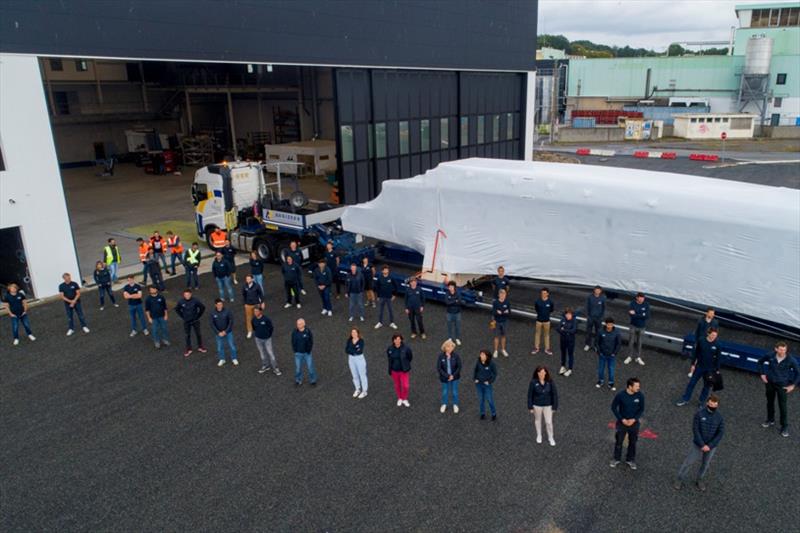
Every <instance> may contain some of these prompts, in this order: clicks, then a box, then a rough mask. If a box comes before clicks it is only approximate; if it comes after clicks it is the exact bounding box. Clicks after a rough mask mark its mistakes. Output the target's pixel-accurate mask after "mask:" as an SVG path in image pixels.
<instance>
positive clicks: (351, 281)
mask: <svg viewBox="0 0 800 533" xmlns="http://www.w3.org/2000/svg"><path fill="white" fill-rule="evenodd" d="M345 288H346V290H347V292H346V296H347V298H349V299H350V301H349V303H348V310H349V312H350V318H349V321H350V322H352V321H353V319H354V318H355V317H356V315H358V317H359V318H360V319H361V321H362V322H363V321H364V273H363V272H362V271H361V270H360V269H359V268H358V265H356V264H355V263H351V264H350V272H348V273H347V279H346V280H345Z"/></svg>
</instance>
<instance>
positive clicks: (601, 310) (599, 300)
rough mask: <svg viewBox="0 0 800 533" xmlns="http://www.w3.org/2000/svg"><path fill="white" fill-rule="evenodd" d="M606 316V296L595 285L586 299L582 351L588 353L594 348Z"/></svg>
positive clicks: (598, 286) (601, 288) (601, 289)
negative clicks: (584, 337) (584, 338)
mask: <svg viewBox="0 0 800 533" xmlns="http://www.w3.org/2000/svg"><path fill="white" fill-rule="evenodd" d="M604 316H606V295H605V293H604V292H603V287H601V286H600V285H595V286H594V289H592V293H591V294H590V295H589V296H587V297H586V340H585V341H584V343H583V351H584V352H588V351H589V350H590V349H591V348H592V346H594V343H595V339H596V338H597V335H599V334H600V330H601V329H602V328H603V317H604Z"/></svg>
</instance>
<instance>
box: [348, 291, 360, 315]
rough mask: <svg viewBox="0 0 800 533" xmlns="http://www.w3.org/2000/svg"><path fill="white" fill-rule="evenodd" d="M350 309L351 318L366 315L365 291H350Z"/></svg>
mask: <svg viewBox="0 0 800 533" xmlns="http://www.w3.org/2000/svg"><path fill="white" fill-rule="evenodd" d="M348 307H349V309H350V318H355V317H363V316H364V293H363V292H351V293H350V303H349V304H348Z"/></svg>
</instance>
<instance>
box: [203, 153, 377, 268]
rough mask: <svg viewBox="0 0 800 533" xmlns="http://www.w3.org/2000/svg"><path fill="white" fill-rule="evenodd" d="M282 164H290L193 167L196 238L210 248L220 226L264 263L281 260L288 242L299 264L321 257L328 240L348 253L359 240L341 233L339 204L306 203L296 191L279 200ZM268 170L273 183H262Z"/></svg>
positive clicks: (239, 247) (236, 244)
mask: <svg viewBox="0 0 800 533" xmlns="http://www.w3.org/2000/svg"><path fill="white" fill-rule="evenodd" d="M286 164H291V163H270V164H269V165H268V164H265V163H262V162H258V161H235V162H223V163H219V164H214V165H209V166H206V167H202V168H200V169H198V170H197V172H196V173H195V176H194V182H193V183H192V203H193V204H194V209H195V224H196V225H197V234H198V235H199V236H200V237H201V238H203V239H205V240H206V242H207V243H208V244H209V247H211V242H210V237H211V233H212V232H213V231H214V230H215V229H216V228H222V229H224V230H226V231H227V232H228V239H229V240H230V242H231V245H232V246H233V247H234V248H236V249H237V250H240V251H242V252H246V253H250V252H251V251H255V252H256V253H257V254H258V256H259V257H260V258H261V259H262V260H263V261H268V262H276V263H277V262H279V261H280V260H281V258H285V257H286V254H287V252H288V250H289V243H290V242H291V241H295V242H297V245H298V250H299V251H300V253H301V255H302V258H303V263H304V264H307V263H310V262H313V261H316V260H317V259H318V258H319V257H321V256H322V254H323V252H324V248H325V244H326V243H327V242H328V241H333V243H334V246H335V247H336V248H337V249H348V250H349V249H351V248H352V247H353V246H354V245H355V244H356V243H359V242H361V240H362V239H363V237H361V236H360V235H356V234H353V233H349V232H345V231H344V230H342V227H341V222H340V218H341V216H342V213H343V212H344V210H345V207H344V206H342V205H337V204H332V203H328V202H318V201H309V200H308V198H307V197H306V195H305V194H303V193H302V191H299V190H294V191H293V192H291V193H290V194H289V195H288V198H284V197H283V196H284V195H283V184H282V182H281V176H280V170H281V166H282V165H286ZM270 165H272V167H270ZM273 168H274V169H275V170H277V178H276V181H273V182H267V180H266V177H267V175H268V172H269V170H271V169H273Z"/></svg>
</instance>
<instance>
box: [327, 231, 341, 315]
mask: <svg viewBox="0 0 800 533" xmlns="http://www.w3.org/2000/svg"><path fill="white" fill-rule="evenodd" d="M325 264H326V265H327V266H328V268H330V269H331V272H332V273H333V283H334V285H336V299H337V300H338V299H339V297H340V296H341V295H342V278H341V276H340V275H339V256H338V255H336V250H334V248H333V241H328V242H327V243H325Z"/></svg>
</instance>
